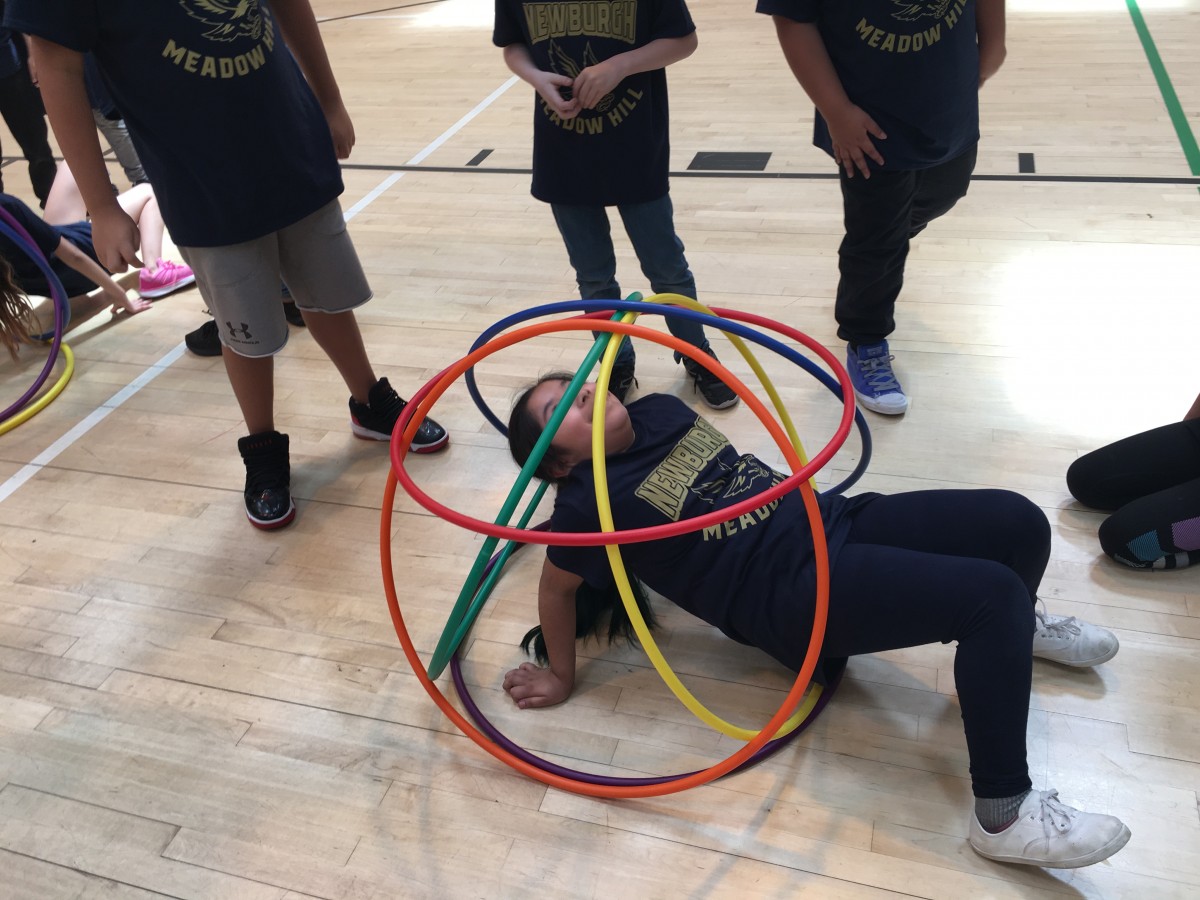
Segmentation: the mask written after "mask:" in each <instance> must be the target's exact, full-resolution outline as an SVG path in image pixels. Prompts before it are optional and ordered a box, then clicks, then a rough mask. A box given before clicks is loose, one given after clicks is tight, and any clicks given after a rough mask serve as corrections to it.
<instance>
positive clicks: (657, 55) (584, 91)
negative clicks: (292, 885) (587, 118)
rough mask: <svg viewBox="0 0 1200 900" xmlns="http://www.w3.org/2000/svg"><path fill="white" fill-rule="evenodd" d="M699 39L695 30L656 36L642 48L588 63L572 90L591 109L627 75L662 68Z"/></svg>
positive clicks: (690, 51)
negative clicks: (684, 33) (679, 35)
mask: <svg viewBox="0 0 1200 900" xmlns="http://www.w3.org/2000/svg"><path fill="white" fill-rule="evenodd" d="M698 43H699V41H698V40H697V38H696V32H694V31H693V32H692V33H691V34H688V35H684V36H683V37H676V38H659V39H658V40H654V41H651V42H650V43H648V44H646V45H645V46H644V47H638V48H637V49H636V50H629V51H627V52H625V53H618V54H617V55H616V56H610V57H609V58H608V59H606V60H604V61H603V62H598V63H596V64H595V65H594V66H588V67H587V68H586V69H584V70H583V71H582V72H580V73H579V74H578V75H576V76H575V84H574V86H573V90H574V92H575V96H576V97H577V98H578V99H579V105H580V106H582V107H583V108H584V109H594V108H595V106H596V104H597V103H599V102H600V101H601V100H602V99H603V98H604V97H605V95H607V94H611V93H612V92H613V91H614V90H615V89H616V87H617V85H618V84H620V83H621V82H622V81H624V80H625V79H626V78H628V77H629V76H630V75H637V74H638V73H639V72H653V71H654V70H655V69H665V68H666V67H667V66H669V65H671V64H672V63H677V62H679V61H680V60H681V59H687V58H688V57H689V56H691V55H692V54H693V53H695V52H696V45H697V44H698Z"/></svg>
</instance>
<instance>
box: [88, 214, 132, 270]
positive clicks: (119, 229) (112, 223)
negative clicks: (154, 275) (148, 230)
mask: <svg viewBox="0 0 1200 900" xmlns="http://www.w3.org/2000/svg"><path fill="white" fill-rule="evenodd" d="M92 246H93V247H95V248H96V258H97V259H99V260H100V265H102V266H104V268H106V269H108V271H110V272H113V273H119V272H124V271H125V270H126V269H128V268H129V267H130V266H133V267H134V268H137V269H140V268H141V267H142V261H141V260H140V259H138V248H139V247H140V246H141V237H140V236H139V234H138V227H137V223H136V222H134V221H133V219H131V218H130V217H129V215H128V214H127V213H126V212H125V210H123V209H121V207H120V206H118V205H117V204H116V202H113V204H112V205H111V206H105V207H104V208H103V209H101V210H99V211H97V212H94V213H92Z"/></svg>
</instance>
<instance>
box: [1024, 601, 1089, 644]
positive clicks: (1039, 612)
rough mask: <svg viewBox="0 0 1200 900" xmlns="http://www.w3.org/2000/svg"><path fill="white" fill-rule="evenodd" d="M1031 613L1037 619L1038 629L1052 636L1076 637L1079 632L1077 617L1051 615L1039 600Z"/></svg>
mask: <svg viewBox="0 0 1200 900" xmlns="http://www.w3.org/2000/svg"><path fill="white" fill-rule="evenodd" d="M1033 615H1034V616H1035V617H1036V618H1037V620H1038V624H1039V626H1040V628H1039V630H1040V631H1048V632H1049V633H1050V634H1052V635H1054V637H1058V638H1071V637H1078V636H1079V634H1080V633H1081V629H1080V627H1079V620H1078V619H1076V618H1075V617H1074V616H1066V617H1064V616H1051V615H1050V614H1049V613H1048V612H1046V607H1045V605H1044V604H1043V603H1042V601H1041V600H1039V601H1038V605H1037V607H1035V608H1034V610H1033Z"/></svg>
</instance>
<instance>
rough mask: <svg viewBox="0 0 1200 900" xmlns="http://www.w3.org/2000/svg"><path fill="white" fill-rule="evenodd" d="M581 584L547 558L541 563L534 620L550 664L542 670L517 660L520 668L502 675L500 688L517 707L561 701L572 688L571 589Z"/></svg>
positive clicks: (573, 668)
mask: <svg viewBox="0 0 1200 900" xmlns="http://www.w3.org/2000/svg"><path fill="white" fill-rule="evenodd" d="M582 583H583V579H582V578H580V577H579V576H578V575H574V574H572V573H571V572H567V571H565V570H564V569H560V568H559V567H558V566H556V565H554V563H552V562H550V560H548V559H547V560H546V561H545V563H543V565H542V580H541V581H540V582H539V584H538V619H539V620H540V622H541V625H542V637H543V638H545V640H546V655H547V656H549V657H550V666H549V668H545V669H543V668H541V667H540V666H535V665H534V664H533V663H528V662H527V663H521V666H520V668H517V669H513V670H512V671H511V672H509V673H508V674H507V675H505V676H504V690H506V691H508V695H509V696H510V697H512V698H513V700H515V701H516V703H517V706H519V707H521V709H532V708H535V707H539V706H553V705H554V704H555V703H562V702H563V701H564V700H566V699H567V697H569V696H570V695H571V690H572V689H573V688H574V687H575V591H576V590H578V589H579V586H580V585H581V584H582Z"/></svg>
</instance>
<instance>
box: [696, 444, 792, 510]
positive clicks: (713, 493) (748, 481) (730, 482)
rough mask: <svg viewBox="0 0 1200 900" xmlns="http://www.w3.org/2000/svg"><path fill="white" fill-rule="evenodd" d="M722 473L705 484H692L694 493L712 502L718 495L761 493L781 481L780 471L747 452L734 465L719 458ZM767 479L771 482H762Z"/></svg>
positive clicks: (730, 495) (706, 501) (734, 495)
mask: <svg viewBox="0 0 1200 900" xmlns="http://www.w3.org/2000/svg"><path fill="white" fill-rule="evenodd" d="M717 462H718V463H719V464H720V466H721V469H722V473H721V474H720V475H719V476H717V477H716V478H713V479H711V480H709V481H706V482H704V483H703V484H696V485H693V486H692V493H693V494H695V495H696V496H697V497H699V498H700V499H701V500H703V501H704V502H705V503H708V504H712V503H713V502H714V501H715V500H716V499H717V498H718V497H724V498H730V499H731V498H733V497H739V496H741V495H742V494H753V493H760V492H762V491H764V490H766V489H767V488H768V487H771V486H772V485H775V484H778V483H779V473H778V472H776V471H775V470H774V469H772V468H769V467H768V466H764V465H763V464H762V462H760V461H759V460H758V458H757V457H755V456H752V455H751V454H749V453H747V454H745V455H744V456H742V457H740V458H739V459H738V461H737V462H736V463H734V464H733V465H732V466H731V465H728V464H727V463H725V462H723V461H722V460H719V459H718V460H717ZM763 479H766V480H767V481H768V482H769V483H768V484H762V483H761V482H762V480H763Z"/></svg>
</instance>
